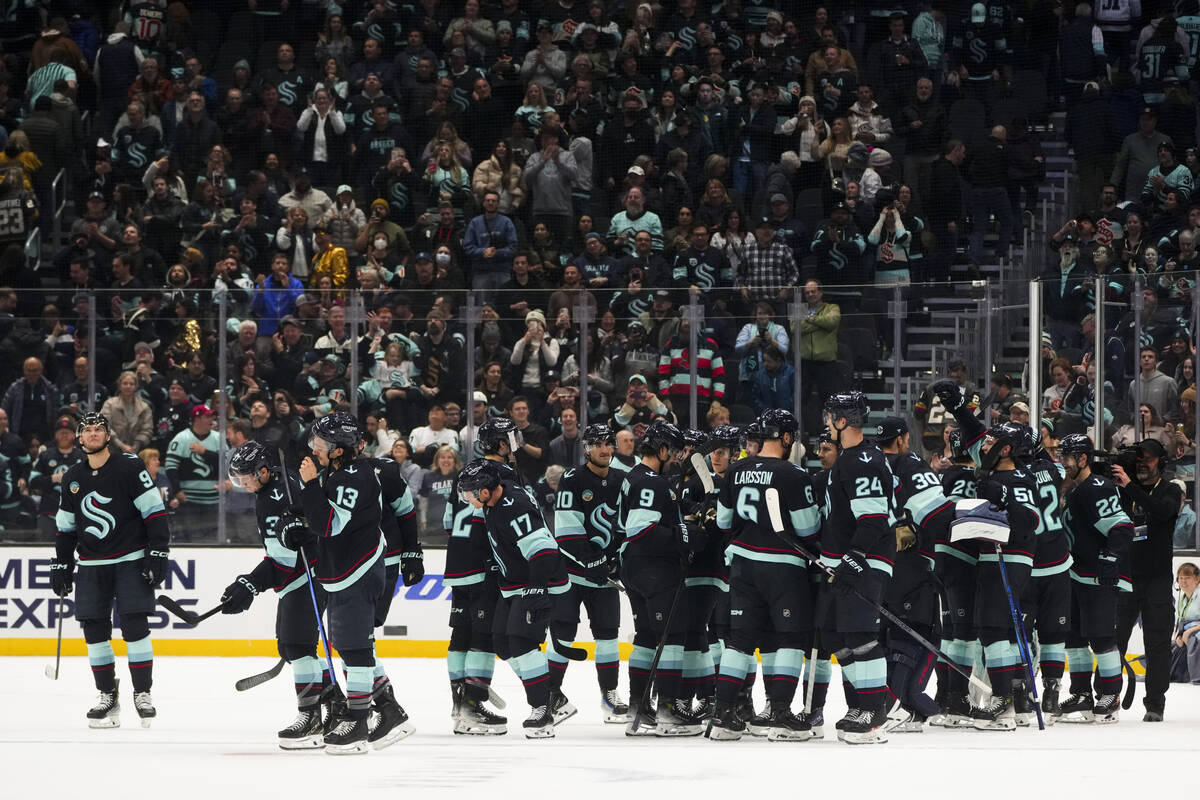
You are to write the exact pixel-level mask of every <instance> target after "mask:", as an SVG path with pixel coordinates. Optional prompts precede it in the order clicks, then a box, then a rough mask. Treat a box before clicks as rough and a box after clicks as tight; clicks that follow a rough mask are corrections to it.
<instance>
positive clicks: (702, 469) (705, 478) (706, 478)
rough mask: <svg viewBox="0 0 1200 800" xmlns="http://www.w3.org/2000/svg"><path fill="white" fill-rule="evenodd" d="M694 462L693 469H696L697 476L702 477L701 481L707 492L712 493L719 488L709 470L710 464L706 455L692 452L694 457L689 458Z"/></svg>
mask: <svg viewBox="0 0 1200 800" xmlns="http://www.w3.org/2000/svg"><path fill="white" fill-rule="evenodd" d="M688 460H689V461H691V463H692V469H694V470H696V476H697V477H698V478H700V483H701V484H703V486H704V493H705V494H712V493H713V492H715V491H716V490H717V485H716V484H715V483H713V478H712V473H711V472H709V471H708V464H707V463H706V462H705V460H704V456H702V455H700V454H699V453H692V457H691V458H690V459H688Z"/></svg>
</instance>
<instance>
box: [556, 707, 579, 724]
mask: <svg viewBox="0 0 1200 800" xmlns="http://www.w3.org/2000/svg"><path fill="white" fill-rule="evenodd" d="M578 713H579V709H578V708H576V707H575V706H574V705H572V704H571V703H565V704H563V706H562V707H561V708H559V709H558V711H555V712H554V724H555V725H556V726H558V725H561V724H563V723H564V722H566V721H567V720H569V719H570V718H571V717H573V716H575V715H576V714H578Z"/></svg>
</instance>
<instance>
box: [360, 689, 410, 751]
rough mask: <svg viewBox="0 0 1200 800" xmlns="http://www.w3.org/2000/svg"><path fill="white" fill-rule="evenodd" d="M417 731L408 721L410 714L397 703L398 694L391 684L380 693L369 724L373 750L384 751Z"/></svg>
mask: <svg viewBox="0 0 1200 800" xmlns="http://www.w3.org/2000/svg"><path fill="white" fill-rule="evenodd" d="M415 730H416V727H415V726H414V725H413V724H412V723H411V722H410V721H409V719H408V713H407V712H406V711H405V710H404V707H403V706H401V705H400V703H398V702H397V701H396V693H395V691H393V689H392V685H391V684H390V683H389V684H388V685H387V686H385V687H384V688H383V691H382V692H380V694H379V698H378V699H377V700H376V701H375V707H374V708H373V709H371V716H370V719H369V720H368V722H367V741H368V742H370V744H371V748H372V749H374V750H382V749H383V748H385V747H387V746H389V745H393V744H395V743H396V742H398V741H400V740H401V739H403V738H404V737H406V736H409V735H410V734H412V732H413V731H415Z"/></svg>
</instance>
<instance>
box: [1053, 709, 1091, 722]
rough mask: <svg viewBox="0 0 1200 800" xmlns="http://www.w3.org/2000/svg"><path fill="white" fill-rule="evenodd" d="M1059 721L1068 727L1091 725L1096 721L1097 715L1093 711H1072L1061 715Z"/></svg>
mask: <svg viewBox="0 0 1200 800" xmlns="http://www.w3.org/2000/svg"><path fill="white" fill-rule="evenodd" d="M1057 719H1058V721H1059V722H1064V723H1066V724H1068V725H1090V724H1091V723H1093V722H1095V721H1096V715H1095V714H1093V713H1092V712H1091V711H1072V712H1071V713H1069V714H1059V715H1058V717H1057Z"/></svg>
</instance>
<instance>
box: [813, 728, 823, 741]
mask: <svg viewBox="0 0 1200 800" xmlns="http://www.w3.org/2000/svg"><path fill="white" fill-rule="evenodd" d="M812 738H814V739H824V738H825V726H824V725H814V726H813V728H812Z"/></svg>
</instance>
